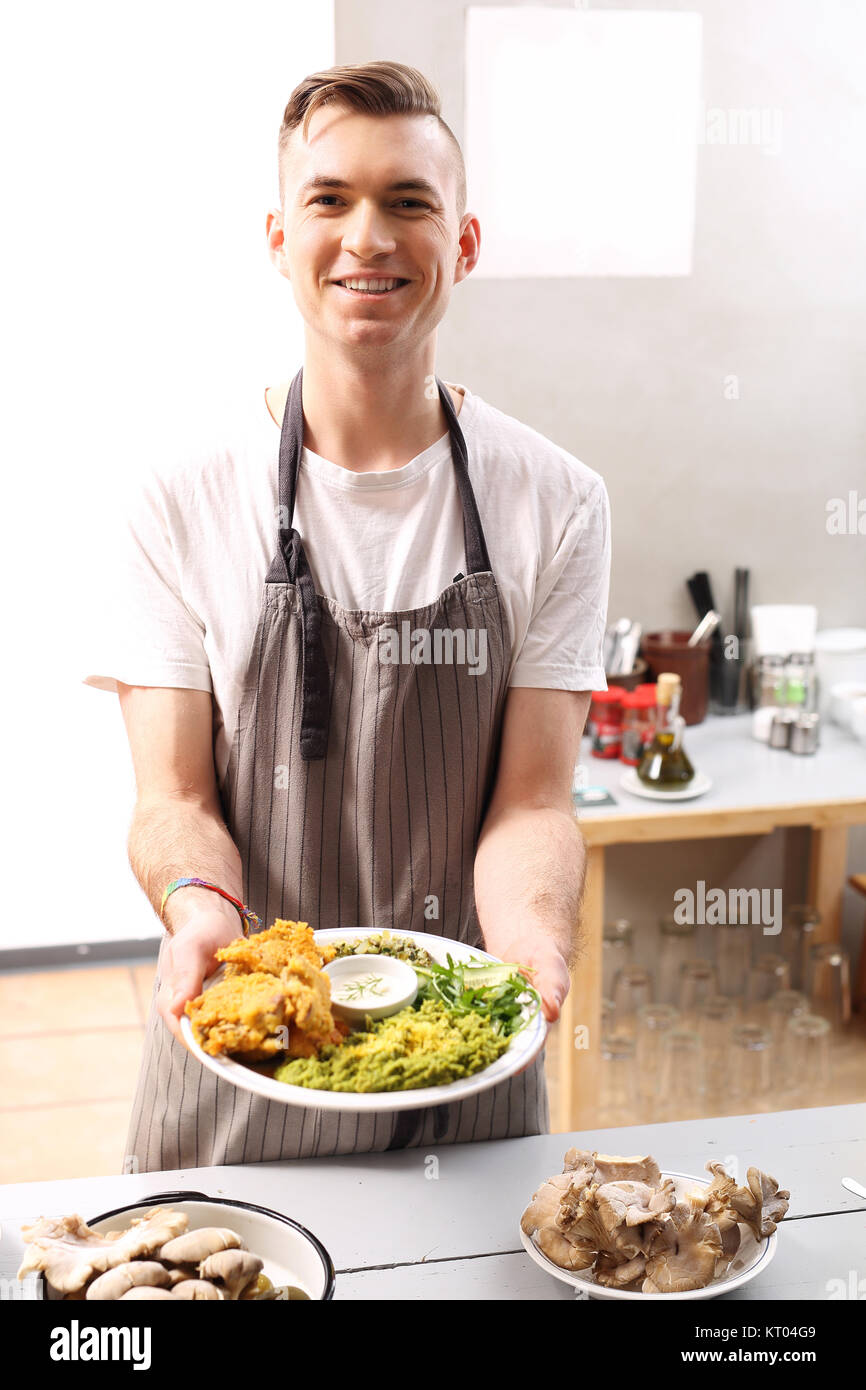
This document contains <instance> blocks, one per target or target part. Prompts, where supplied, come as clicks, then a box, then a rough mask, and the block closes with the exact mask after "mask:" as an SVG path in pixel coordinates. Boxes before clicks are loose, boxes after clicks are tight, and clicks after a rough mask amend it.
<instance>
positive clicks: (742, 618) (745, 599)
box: [734, 569, 749, 655]
mask: <svg viewBox="0 0 866 1390" xmlns="http://www.w3.org/2000/svg"><path fill="white" fill-rule="evenodd" d="M748 615H749V571H748V570H747V569H737V570H736V571H735V572H734V633H735V635H736V637H737V641H738V642H739V644H740V646H741V647H742V644H743V643H744V642H745V640H746V624H747V622H748ZM741 655H742V653H741Z"/></svg>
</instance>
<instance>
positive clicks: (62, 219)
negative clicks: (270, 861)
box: [0, 0, 334, 946]
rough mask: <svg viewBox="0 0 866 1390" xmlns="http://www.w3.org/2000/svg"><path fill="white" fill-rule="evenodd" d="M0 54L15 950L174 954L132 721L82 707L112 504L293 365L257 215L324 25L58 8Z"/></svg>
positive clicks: (192, 8) (322, 54)
mask: <svg viewBox="0 0 866 1390" xmlns="http://www.w3.org/2000/svg"><path fill="white" fill-rule="evenodd" d="M4 48H5V53H4V60H3V66H4V71H3V73H2V80H0V94H2V95H0V100H2V104H3V111H2V115H3V129H4V132H5V136H6V139H5V141H4V144H5V151H4V192H5V193H6V195H7V198H6V201H5V210H4V218H3V232H2V236H3V242H4V245H3V255H2V257H0V261H2V273H3V277H4V284H3V296H4V321H5V328H6V330H7V333H6V344H5V347H4V350H3V361H2V384H3V395H4V401H3V418H2V427H0V448H2V453H3V459H4V474H3V488H4V492H5V499H4V500H5V504H6V505H5V517H6V525H5V527H4V544H3V547H2V561H0V563H2V583H3V593H4V596H5V604H4V638H5V642H4V646H5V656H6V672H5V680H4V681H3V694H2V699H3V720H4V726H5V729H6V740H5V748H4V758H3V764H4V769H3V770H4V785H5V791H6V796H5V802H6V811H7V823H6V827H5V829H4V832H3V846H4V856H3V857H4V861H5V862H4V873H3V880H4V882H5V883H6V885H7V911H6V912H4V914H3V934H2V939H3V944H4V945H7V946H10V945H11V946H24V945H27V944H47V943H56V942H69V941H82V940H84V941H98V940H103V939H113V938H122V937H135V936H143V935H150V934H158V933H159V930H160V928H159V923H158V922H157V920H156V917H155V916H154V914H153V912H152V910H151V908H150V906H149V904H148V903H147V901H146V899H145V898H144V895H143V894H142V892H141V890H140V889H139V887H138V885H137V883H136V882H135V879H134V878H133V876H132V873H131V870H130V869H129V867H128V864H127V860H126V833H127V827H128V822H129V816H130V812H131V809H132V801H133V792H134V784H133V778H132V769H131V763H130V758H129V750H128V746H127V743H126V738H125V733H124V729H123V721H122V719H121V716H120V710H119V706H118V702H117V698H116V696H113V695H109V694H106V693H104V692H102V691H97V690H94V689H92V688H89V687H85V686H83V685H82V684H81V683H80V682H81V679H82V676H83V675H84V674H86V673H87V671H88V670H90V669H93V668H92V667H91V666H90V665H89V664H88V663H89V661H90V658H91V656H95V650H96V646H95V635H94V634H95V633H98V622H99V594H100V591H101V589H103V588H104V585H105V584H106V582H110V578H108V579H107V577H106V575H105V574H104V572H102V571H101V570H100V566H99V561H100V548H101V545H102V544H103V543H104V537H105V529H106V526H107V525H108V524H109V518H110V516H111V510H110V508H111V505H112V493H113V489H114V486H115V483H116V482H119V481H122V480H123V478H125V477H128V476H129V475H130V474H131V473H133V472H134V471H135V470H136V469H140V468H142V467H143V466H145V465H146V463H147V461H148V459H149V458H150V457H152V456H153V455H154V454H158V453H159V451H160V450H161V449H163V448H165V447H166V445H167V443H169V442H171V443H172V444H174V443H175V442H176V441H177V440H178V439H179V438H182V437H184V435H185V434H186V433H187V432H188V431H193V432H194V431H195V430H196V429H197V428H199V427H200V423H201V422H202V421H203V420H204V419H206V418H207V417H209V416H210V415H211V414H212V413H213V412H218V411H219V410H221V409H222V408H223V406H224V404H225V400H226V395H227V393H228V394H229V395H230V394H231V393H232V392H233V391H235V390H237V391H242V390H244V389H249V388H250V386H251V385H253V384H255V383H259V384H260V385H261V387H262V388H263V387H264V385H266V384H270V383H271V382H276V381H279V380H283V379H284V378H285V377H286V375H287V374H288V373H289V372H290V370H291V369H293V368H295V367H296V366H297V365H298V364H300V362H301V360H302V357H303V337H302V332H301V327H302V326H301V321H300V318H299V316H298V315H297V312H296V310H295V307H294V302H293V300H292V298H291V290H290V289H289V286H288V284H287V283H286V281H285V280H283V279H282V278H281V277H280V276H278V274H277V272H276V271H275V270H274V269H273V267H272V266H271V264H270V261H269V260H268V258H267V253H266V248H265V214H266V211H267V210H268V208H270V207H271V206H274V205H276V203H277V199H278V195H277V158H276V149H277V134H278V131H279V126H280V120H281V117H282V113H283V108H284V106H285V103H286V101H287V100H288V97H289V94H290V93H291V90H292V88H293V87H294V86H295V85H296V84H297V82H298V81H299V80H300V79H301V78H302V77H304V76H305V75H306V74H307V73H309V72H312V71H316V70H317V69H319V68H323V67H328V66H330V65H331V64H332V63H333V61H334V58H333V48H334V37H333V8H332V4H331V3H330V0H315V3H311V0H279V2H278V0H257V3H254V4H252V5H250V6H247V7H245V8H244V9H243V10H239V9H238V8H237V6H236V5H230V4H228V3H214V2H213V0H208V3H204V0H194V2H193V3H190V0H184V3H182V4H180V5H177V4H169V3H167V0H152V3H150V4H149V5H148V6H147V7H145V8H140V7H139V8H136V7H130V6H125V5H116V4H110V3H96V2H95V0H84V3H76V4H75V5H64V4H61V3H59V0H52V2H51V3H48V4H44V5H39V6H35V7H27V6H23V5H22V6H16V7H14V9H12V10H10V11H9V12H8V13H7V14H6V16H5V18H4ZM10 136H11V140H10V138H9V137H10ZM10 191H11V194H12V200H11V202H10V201H9V193H10ZM91 629H92V630H91ZM10 900H11V901H10ZM10 909H11V910H10Z"/></svg>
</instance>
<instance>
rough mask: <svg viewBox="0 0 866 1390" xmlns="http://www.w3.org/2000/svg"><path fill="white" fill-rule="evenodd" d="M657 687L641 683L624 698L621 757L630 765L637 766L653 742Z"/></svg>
mask: <svg viewBox="0 0 866 1390" xmlns="http://www.w3.org/2000/svg"><path fill="white" fill-rule="evenodd" d="M655 708H656V688H655V686H654V685H639V686H638V687H637V689H636V690H629V691H627V692H626V694H625V695H624V696H623V699H622V751H621V753H620V757H621V758H622V761H623V762H624V763H628V765H629V767H637V765H638V763H639V762H640V760H641V756H642V754H643V750H644V749H645V748H646V747H647V745H648V744H650V743H652V741H653V735H654V733H655Z"/></svg>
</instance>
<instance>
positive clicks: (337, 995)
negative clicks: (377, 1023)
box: [324, 955, 418, 1023]
mask: <svg viewBox="0 0 866 1390" xmlns="http://www.w3.org/2000/svg"><path fill="white" fill-rule="evenodd" d="M324 973H325V974H326V975H327V976H328V978H329V980H330V981H331V1009H332V1011H333V1013H334V1014H336V1015H337V1016H338V1017H339V1018H344V1019H345V1020H346V1022H347V1023H363V1021H364V1019H365V1018H373V1019H376V1018H387V1017H388V1016H389V1014H396V1013H398V1012H399V1011H400V1009H406V1008H408V1006H409V1005H410V1004H411V1003H412V1001H413V1000H414V998H415V995H416V994H417V993H418V976H417V975H416V974H415V971H414V970H413V969H412V967H411V965H407V964H406V962H405V961H403V960H397V958H396V956H379V955H377V956H340V957H339V959H338V960H332V961H331V963H330V965H326V966H325V970H324Z"/></svg>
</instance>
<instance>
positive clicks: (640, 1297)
mask: <svg viewBox="0 0 866 1390" xmlns="http://www.w3.org/2000/svg"><path fill="white" fill-rule="evenodd" d="M662 1178H670V1179H671V1180H672V1182H673V1184H674V1191H675V1193H676V1197H677V1200H680V1199H681V1198H684V1197H685V1195H686V1193H687V1192H688V1191H689V1189H690V1188H694V1187H709V1185H710V1180H709V1179H708V1178H706V1177H695V1176H693V1175H692V1174H690V1173H673V1172H669V1171H666V1170H663V1171H662ZM738 1224H739V1229H740V1246H739V1249H738V1250H737V1253H736V1255H735V1256H734V1258H733V1259H732V1260H731V1263H730V1264H729V1265H728V1268H727V1270H726V1271H725V1273H724V1274H721V1275H719V1276H717V1277H716V1278H715V1279H713V1280H711V1282H710V1283H709V1284H705V1285H704V1287H703V1288H700V1289H688V1290H686V1291H685V1292H682V1293H639V1292H630V1291H629V1290H627V1289H614V1288H607V1287H605V1285H603V1284H599V1283H598V1282H597V1281H596V1280H595V1279H594V1277H593V1275H592V1272H591V1269H586V1270H569V1269H563V1268H562V1266H561V1265H558V1264H555V1263H554V1262H553V1260H551V1259H548V1257H547V1256H546V1255H545V1254H543V1253H542V1251H541V1250H539V1249H538V1247H537V1245H536V1244H535V1242H534V1240H533V1239H532V1237H531V1236H529V1235H527V1234H526V1232H525V1231H524V1230H523V1229H520V1241H521V1244H522V1245H523V1248H524V1250H525V1251H526V1253H527V1254H528V1255H529V1256H530V1257H531V1258H532V1259H533V1260H534V1261H535V1263H536V1264H537V1265H538V1266H539V1268H540V1269H543V1270H545V1271H546V1272H547V1273H548V1274H552V1275H553V1277H554V1279H560V1280H562V1282H563V1283H565V1284H571V1285H572V1286H573V1288H575V1289H576V1290H578V1291H579V1292H580V1293H581V1294H582V1295H584V1296H585V1297H588V1298H616V1299H620V1300H626V1301H628V1300H631V1301H632V1302H635V1301H638V1302H646V1300H647V1299H648V1298H651V1299H655V1300H658V1301H660V1302H668V1301H669V1300H671V1299H686V1298H690V1299H694V1298H718V1297H719V1295H720V1294H723V1293H730V1292H731V1291H732V1290H733V1289H738V1288H739V1287H740V1285H741V1284H747V1283H748V1282H749V1280H750V1279H754V1278H755V1277H756V1275H758V1274H761V1273H763V1271H764V1270H765V1269H766V1268H767V1266H768V1265H769V1263H770V1261H771V1260H772V1258H773V1256H774V1255H775V1253H776V1241H777V1236H776V1234H775V1233H774V1234H773V1235H771V1236H765V1237H763V1238H762V1239H761V1240H757V1239H756V1238H755V1236H754V1234H753V1233H752V1231H751V1230H750V1229H749V1227H748V1226H747V1225H746V1224H745V1223H744V1222H739V1223H738Z"/></svg>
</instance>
